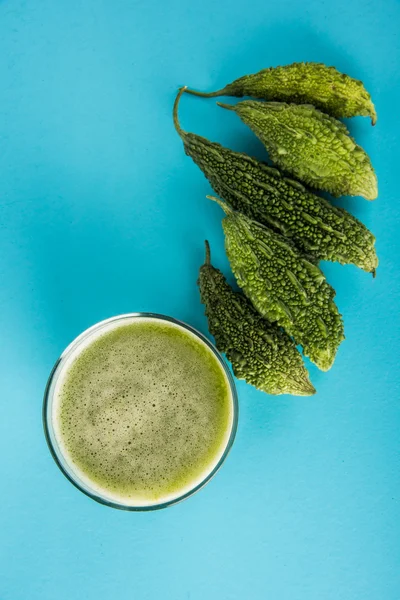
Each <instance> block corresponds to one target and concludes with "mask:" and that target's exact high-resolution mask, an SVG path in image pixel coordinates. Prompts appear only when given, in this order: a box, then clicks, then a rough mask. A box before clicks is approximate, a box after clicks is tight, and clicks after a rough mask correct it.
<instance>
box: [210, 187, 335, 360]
mask: <svg viewBox="0 0 400 600" xmlns="http://www.w3.org/2000/svg"><path fill="white" fill-rule="evenodd" d="M211 199H212V200H215V201H216V202H218V203H219V204H220V206H221V207H222V208H223V210H224V211H225V213H226V217H225V218H224V219H223V221H222V225H223V229H224V232H225V247H226V252H227V255H228V258H229V262H230V264H231V267H232V271H233V273H234V275H235V277H236V279H237V282H238V284H239V286H240V287H241V288H242V289H243V291H244V293H245V294H246V296H247V297H248V298H249V300H251V302H252V303H253V306H254V307H255V308H256V309H257V310H258V312H259V313H260V314H261V315H262V316H263V317H265V318H266V319H268V320H270V321H272V322H277V323H278V325H280V326H281V327H283V328H284V329H285V331H286V332H287V333H288V334H289V335H291V336H293V338H294V340H295V342H296V344H301V345H302V346H303V350H304V354H305V355H306V356H309V357H310V359H311V360H312V361H313V362H314V363H315V364H316V365H317V366H318V367H319V368H320V369H322V370H323V371H327V370H328V369H330V367H331V366H332V364H333V361H334V359H335V355H336V352H337V349H338V347H339V344H340V343H341V341H342V340H343V339H344V334H343V322H342V319H341V315H340V314H339V312H338V309H337V307H336V304H335V303H334V301H333V298H334V296H335V290H334V289H333V288H332V287H331V286H330V285H329V284H328V283H327V282H326V280H325V276H324V274H323V273H322V271H321V270H320V269H319V268H318V267H317V266H315V265H314V264H312V263H311V262H309V261H308V260H306V259H305V258H304V257H303V256H302V254H300V252H299V251H298V250H297V249H296V248H295V247H294V246H292V245H291V244H288V243H287V241H286V240H285V238H283V237H282V236H281V235H280V234H278V233H275V232H274V231H272V230H270V229H268V228H267V227H265V226H264V225H261V224H260V223H257V222H256V221H254V220H253V219H250V218H249V217H246V216H245V215H243V214H242V213H239V212H236V211H233V210H232V209H231V208H230V207H229V206H228V205H227V204H226V203H225V202H223V201H222V200H219V199H218V198H213V197H211Z"/></svg>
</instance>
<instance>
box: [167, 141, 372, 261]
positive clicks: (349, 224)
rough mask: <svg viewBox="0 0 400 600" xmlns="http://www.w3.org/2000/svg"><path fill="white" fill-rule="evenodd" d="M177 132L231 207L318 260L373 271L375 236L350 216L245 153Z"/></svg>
mask: <svg viewBox="0 0 400 600" xmlns="http://www.w3.org/2000/svg"><path fill="white" fill-rule="evenodd" d="M179 133H180V135H181V137H182V140H183V144H184V148H185V151H186V154H187V155H188V156H190V157H191V158H192V159H193V160H194V162H195V163H196V164H197V165H198V166H199V167H200V169H201V170H202V171H203V173H204V174H205V176H206V177H207V178H208V180H209V182H210V183H211V185H212V187H213V189H214V190H215V192H217V194H219V196H221V198H223V199H224V200H226V202H228V204H229V205H230V206H231V207H232V208H234V209H235V210H238V211H240V212H243V213H244V214H246V215H247V216H249V217H251V218H253V219H255V220H256V221H259V222H260V223H263V224H264V225H267V226H268V227H272V228H273V229H275V230H276V231H278V232H280V233H282V234H283V235H285V236H286V237H289V238H291V239H293V241H294V242H295V244H296V246H297V247H298V248H299V249H300V250H302V251H303V252H304V253H306V254H310V255H312V256H314V257H315V258H316V259H317V260H330V261H337V262H339V263H341V264H354V265H357V266H358V267H360V268H361V269H364V270H365V271H367V272H372V273H375V269H376V268H377V266H378V258H377V256H376V251H375V247H374V245H375V237H374V235H373V234H372V233H371V232H370V231H369V230H368V229H367V228H366V227H365V226H364V225H363V224H362V223H361V222H360V221H358V220H357V219H356V218H355V217H353V216H352V215H351V214H350V213H349V212H347V211H346V210H344V209H342V208H336V207H334V206H332V204H330V203H329V202H328V201H327V200H325V199H324V198H320V197H319V196H316V195H315V194H312V193H311V192H309V191H307V190H306V189H305V188H304V187H303V186H302V185H301V184H300V183H298V182H296V181H291V180H290V179H288V178H285V177H283V176H282V175H281V174H280V172H279V171H278V170H277V169H272V168H271V167H268V166H267V165H264V164H263V163H260V162H258V161H257V160H255V159H253V158H250V157H249V156H247V155H246V154H241V153H239V152H233V151H232V150H229V149H228V148H224V147H223V146H221V145H220V144H216V143H213V142H210V141H208V140H206V139H205V138H203V137H200V136H198V135H195V134H193V133H186V132H183V131H182V130H180V131H179Z"/></svg>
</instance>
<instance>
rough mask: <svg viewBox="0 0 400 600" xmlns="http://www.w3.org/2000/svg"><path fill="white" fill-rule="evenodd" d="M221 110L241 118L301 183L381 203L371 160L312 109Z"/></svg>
mask: <svg viewBox="0 0 400 600" xmlns="http://www.w3.org/2000/svg"><path fill="white" fill-rule="evenodd" d="M218 104H219V105H220V106H222V107H223V108H227V109H229V110H232V111H234V112H236V113H237V114H238V115H239V117H240V118H241V120H242V121H243V122H244V123H245V124H246V125H248V126H249V127H250V129H251V130H252V131H253V132H254V133H255V134H256V135H257V137H258V138H259V139H260V140H261V141H262V142H263V144H264V146H265V147H266V149H267V151H268V153H269V155H270V157H271V160H272V161H274V162H275V163H276V164H277V165H278V166H279V167H281V168H282V169H284V170H285V171H287V172H288V173H291V174H292V175H294V176H295V177H297V178H298V179H300V180H302V181H304V182H305V183H307V184H309V185H310V186H312V187H315V188H319V189H321V190H326V191H327V192H330V193H331V194H333V195H334V196H341V195H348V196H364V198H366V199H367V200H374V199H375V198H376V197H377V194H378V189H377V180H376V175H375V172H374V169H373V168H372V165H371V161H370V159H369V157H368V155H367V154H366V152H365V151H364V150H363V149H362V148H361V147H360V146H358V145H357V144H356V142H355V141H354V140H353V138H352V137H350V135H349V132H348V130H347V128H346V126H345V125H344V124H343V123H341V122H340V121H338V120H337V119H334V118H333V117H330V116H328V115H326V114H325V113H322V112H321V111H319V110H317V109H316V108H314V107H313V106H311V105H306V104H301V105H297V104H286V103H284V102H257V101H253V100H244V101H242V102H239V103H238V104H236V105H232V104H221V103H218Z"/></svg>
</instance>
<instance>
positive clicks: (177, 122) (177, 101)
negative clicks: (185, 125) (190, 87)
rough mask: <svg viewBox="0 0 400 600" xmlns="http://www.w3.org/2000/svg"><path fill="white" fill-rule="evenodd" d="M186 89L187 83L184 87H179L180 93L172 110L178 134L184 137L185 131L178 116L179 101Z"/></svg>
mask: <svg viewBox="0 0 400 600" xmlns="http://www.w3.org/2000/svg"><path fill="white" fill-rule="evenodd" d="M185 90H186V85H184V86H183V87H181V88H179V90H178V93H177V95H176V98H175V102H174V108H173V111H172V114H173V118H174V125H175V129H176V131H177V132H178V134H179V135H180V136H181V137H182V134H183V133H184V131H183V129H182V127H181V125H180V123H179V118H178V106H179V101H180V99H181V97H182V94H184V93H185Z"/></svg>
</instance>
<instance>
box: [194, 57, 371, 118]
mask: <svg viewBox="0 0 400 600" xmlns="http://www.w3.org/2000/svg"><path fill="white" fill-rule="evenodd" d="M187 91H188V93H189V94H194V95H196V96H203V97H205V98H213V97H216V96H236V97H243V96H251V97H253V98H260V99H262V100H278V101H280V102H294V103H296V104H313V105H314V106H316V107H317V108H319V109H320V110H323V111H325V112H327V113H328V114H330V115H332V116H333V117H337V118H341V117H356V116H363V117H371V122H372V125H375V123H376V121H377V116H376V111H375V106H374V104H373V102H372V100H371V96H370V95H369V93H368V92H367V90H366V89H365V87H364V85H363V83H362V81H359V80H358V79H353V77H350V76H349V75H346V74H345V73H341V72H340V71H338V70H337V69H336V68H335V67H328V66H327V65H324V64H323V63H315V62H308V63H304V62H303V63H293V64H291V65H285V66H282V67H270V68H268V69H263V70H262V71H259V72H258V73H253V74H252V75H245V76H244V77H240V78H239V79H236V80H235V81H233V82H232V83H229V84H228V85H226V86H225V87H224V88H222V89H221V90H218V91H217V92H210V93H204V92H197V91H194V90H187Z"/></svg>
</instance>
